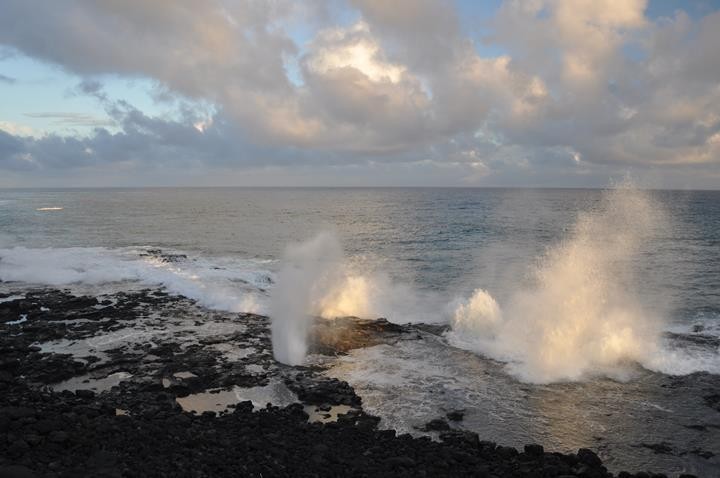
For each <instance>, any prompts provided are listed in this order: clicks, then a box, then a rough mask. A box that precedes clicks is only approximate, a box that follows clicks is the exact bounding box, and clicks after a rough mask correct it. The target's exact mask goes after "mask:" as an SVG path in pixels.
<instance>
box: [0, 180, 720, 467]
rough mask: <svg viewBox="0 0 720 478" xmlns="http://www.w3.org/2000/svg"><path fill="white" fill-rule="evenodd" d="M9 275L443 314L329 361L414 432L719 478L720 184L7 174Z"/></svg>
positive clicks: (395, 424) (367, 399)
mask: <svg viewBox="0 0 720 478" xmlns="http://www.w3.org/2000/svg"><path fill="white" fill-rule="evenodd" d="M157 249H161V250H162V252H163V253H164V254H170V255H174V257H175V259H176V260H172V261H164V260H158V256H157V255H156V254H149V253H148V251H154V250H157ZM0 280H2V281H3V283H1V284H0V292H2V291H3V287H4V288H12V290H17V289H18V288H19V287H20V288H30V287H36V286H53V287H60V288H69V289H71V290H76V291H78V293H91V294H92V293H98V294H99V293H102V292H104V291H108V290H122V289H123V288H125V287H131V286H132V287H137V286H138V285H140V286H148V287H150V286H161V287H164V288H165V289H167V291H168V292H170V293H173V294H179V295H184V296H186V297H188V298H191V299H194V300H196V301H197V302H198V303H199V304H201V305H203V306H205V307H207V308H211V309H220V310H228V311H234V312H246V311H248V312H256V313H260V314H270V315H271V317H272V316H273V315H278V316H282V317H281V320H279V321H278V322H277V323H274V324H273V327H274V328H277V327H285V326H287V330H289V331H292V330H295V329H293V321H294V320H295V318H296V317H295V316H297V320H303V319H302V316H304V315H307V314H311V315H317V316H322V317H326V318H328V319H332V318H333V317H336V316H345V315H351V316H358V317H363V318H378V317H385V318H387V319H388V320H390V321H392V322H397V323H408V322H413V323H418V322H421V323H429V324H439V325H444V326H447V327H446V329H444V330H445V331H444V332H443V333H441V334H439V335H432V336H429V337H431V338H427V337H426V338H423V339H418V340H415V341H402V342H398V343H397V344H396V345H379V346H375V347H369V348H361V349H356V350H354V351H352V352H351V353H349V354H348V355H346V356H342V357H340V358H337V359H331V360H332V363H331V364H330V365H331V367H330V369H329V371H328V372H327V373H328V374H329V375H332V376H336V377H338V378H341V379H343V380H347V381H348V382H349V383H350V384H351V385H352V386H353V387H354V388H355V390H356V392H357V393H358V394H359V395H360V396H361V397H362V398H363V406H364V408H365V410H366V411H368V412H369V413H372V414H375V415H377V416H380V417H381V418H382V422H381V426H387V427H392V428H395V429H397V430H398V431H401V432H409V433H415V434H419V433H422V432H420V431H419V430H417V427H418V426H420V425H422V424H423V423H425V422H427V421H428V420H430V419H433V418H437V417H439V416H444V414H445V413H447V412H448V411H452V410H464V412H465V418H464V420H463V421H462V422H461V424H460V426H461V427H464V428H466V429H469V430H473V431H476V432H478V433H479V435H480V437H481V439H487V440H493V441H497V442H498V443H501V444H504V445H512V446H521V445H523V444H525V443H530V442H537V443H541V444H543V445H544V446H545V448H546V449H547V450H557V451H576V450H577V448H579V447H588V448H591V449H593V450H596V451H597V452H598V454H599V455H600V456H601V457H602V458H603V461H604V462H605V463H606V464H607V466H608V467H609V468H611V470H618V469H629V470H640V469H652V470H657V471H664V472H673V473H675V472H680V471H689V472H694V473H697V474H700V475H701V476H720V191H642V190H637V189H633V188H631V187H628V186H620V187H619V189H617V190H610V191H601V190H580V189H469V188H468V189H461V188H457V189H455V188H453V189H444V188H417V189H414V188H412V189H399V188H398V189H396V188H387V189H385V188H367V189H364V188H348V189H291V188H288V189H282V188H268V189H263V188H257V189H252V188H238V189H235V188H213V189H200V188H197V189H196V188H177V189H175V188H158V189H58V190H50V189H47V190H41V189H33V190H19V189H18V190H0ZM8 290H9V289H8ZM290 306H292V307H290ZM293 307H294V308H293ZM296 309H297V310H296ZM289 335H292V334H291V333H289ZM292 339H293V337H290V339H289V343H288V344H284V345H283V346H285V347H291V346H293V340H292ZM299 341H300V342H302V338H299ZM300 347H301V349H300V350H301V351H302V343H301V344H300ZM278 353H279V354H280V355H281V356H290V357H292V356H293V354H296V353H297V350H295V349H293V350H290V349H288V350H284V349H283V350H276V356H278ZM300 357H301V358H302V357H303V355H302V354H301V355H300ZM303 360H306V361H308V362H310V363H312V362H313V361H314V360H320V359H319V358H317V357H313V356H309V357H305V358H304V359H303ZM325 360H328V359H325Z"/></svg>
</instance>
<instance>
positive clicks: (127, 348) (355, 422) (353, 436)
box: [0, 258, 702, 478]
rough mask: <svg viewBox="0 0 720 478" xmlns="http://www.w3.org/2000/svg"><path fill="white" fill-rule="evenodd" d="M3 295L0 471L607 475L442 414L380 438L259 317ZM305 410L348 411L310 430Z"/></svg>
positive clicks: (163, 302)
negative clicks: (416, 429) (291, 361)
mask: <svg viewBox="0 0 720 478" xmlns="http://www.w3.org/2000/svg"><path fill="white" fill-rule="evenodd" d="M161 259H162V260H179V259H182V258H161ZM16 295H18V296H21V297H19V298H13V297H15V296H16ZM0 299H4V300H5V301H4V302H0V477H6V476H8V477H23V476H27V477H48V478H50V477H78V476H92V477H141V476H160V477H162V476H173V477H186V476H187V477H215V476H217V477H223V476H228V477H229V476H232V477H237V476H264V477H269V476H487V477H493V476H494V477H504V476H518V477H520V476H534V477H551V476H578V477H588V478H593V477H606V476H611V475H610V474H609V473H608V472H607V470H606V469H605V468H604V467H603V465H602V463H601V461H600V459H599V458H598V457H597V455H595V453H594V452H592V451H591V450H586V449H581V450H579V451H578V453H577V454H559V453H549V452H546V451H545V450H544V449H543V447H542V446H540V445H535V444H531V445H528V446H526V447H525V448H524V450H523V451H518V450H517V449H515V448H510V447H503V446H498V445H497V444H495V443H492V442H488V441H482V440H480V437H479V436H478V435H477V434H476V433H472V432H468V431H464V430H460V429H455V428H454V426H451V425H450V424H448V422H447V421H446V420H445V419H442V418H439V419H437V420H433V421H432V422H430V423H428V424H427V425H426V428H427V429H428V430H432V431H434V432H438V435H439V436H438V440H433V439H431V438H429V437H427V436H425V437H412V436H410V435H400V436H398V435H396V433H395V432H394V431H393V430H379V429H378V428H377V424H378V421H379V419H378V418H376V417H373V416H370V415H368V414H366V413H365V412H363V410H362V399H361V397H359V396H358V395H357V394H355V391H354V390H353V388H352V386H351V385H350V384H348V383H346V382H343V381H340V380H337V379H332V378H328V377H325V376H324V375H323V374H322V372H323V368H322V366H311V367H288V366H284V365H282V364H278V363H277V362H275V361H274V360H273V357H272V352H271V344H270V338H269V323H268V319H267V318H265V317H262V316H258V315H252V314H231V313H219V312H212V311H208V310H206V309H202V308H200V307H198V306H197V305H196V304H194V303H193V302H192V301H190V300H188V299H186V298H183V297H176V296H170V295H168V294H166V293H164V292H163V291H160V290H149V289H145V290H138V291H128V292H120V293H112V294H109V295H107V296H102V297H98V298H95V297H86V296H75V295H73V294H71V293H70V292H68V291H62V290H48V289H37V290H29V291H28V290H22V291H11V292H10V293H7V294H5V295H4V296H3V297H0ZM8 299H11V300H8ZM337 327H338V328H337V329H334V330H333V329H332V328H331V326H330V325H329V324H328V323H323V322H320V323H318V324H317V325H316V328H315V331H316V332H317V333H315V334H314V337H315V341H314V342H313V344H312V347H313V351H314V352H315V353H323V354H328V355H336V354H343V353H346V352H347V351H348V350H350V349H352V348H355V347H365V346H369V345H374V344H379V343H392V341H393V340H395V339H396V338H397V337H398V336H400V335H402V334H417V333H419V332H420V331H421V329H419V328H416V329H413V328H411V327H402V326H397V325H394V324H390V323H389V322H384V321H359V320H354V319H343V320H341V321H338V322H337ZM258 391H260V392H262V393H270V395H267V397H268V400H269V401H270V402H271V403H272V401H273V400H275V399H276V398H277V403H279V401H288V400H291V401H294V402H297V403H292V404H290V405H287V406H284V407H278V406H273V405H269V404H266V403H262V401H263V399H264V398H265V397H266V395H263V394H262V393H260V394H259V395H258V393H259V392H258ZM280 392H281V393H282V395H272V394H273V393H280ZM228 394H230V398H233V397H235V400H234V402H233V403H229V404H227V406H226V407H225V406H223V407H221V409H220V410H215V409H210V408H208V409H207V410H203V409H200V410H198V411H197V413H191V412H189V411H185V410H184V409H183V407H182V406H181V404H180V402H179V401H178V399H179V398H180V399H182V398H184V397H185V398H193V397H202V398H203V399H204V400H211V401H213V402H217V401H219V400H220V398H222V399H226V398H227V395H228ZM288 394H290V395H289V396H288ZM245 396H247V397H250V398H249V399H248V400H244V399H243V397H245ZM207 397H210V398H207ZM201 403H202V402H201ZM215 405H216V404H215ZM308 406H312V407H311V408H313V409H315V410H320V411H329V410H331V409H332V408H333V407H338V406H340V407H344V408H343V410H346V413H343V414H337V416H336V420H334V421H328V422H315V421H309V420H308V418H309V417H308V414H307V413H306V408H305V407H308ZM451 413H452V414H448V417H447V418H448V419H449V420H451V421H458V420H460V419H462V413H461V412H460V411H455V412H451ZM327 416H330V414H328V415H327ZM698 452H699V453H701V452H702V450H698ZM621 475H622V476H632V475H629V474H621ZM635 476H662V475H649V474H644V475H643V474H638V475H635Z"/></svg>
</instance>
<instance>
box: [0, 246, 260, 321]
mask: <svg viewBox="0 0 720 478" xmlns="http://www.w3.org/2000/svg"><path fill="white" fill-rule="evenodd" d="M0 280H3V281H20V282H26V283H30V284H43V285H51V286H67V285H73V284H82V285H103V284H108V283H116V282H127V281H131V282H139V283H141V284H144V285H147V286H158V285H159V286H163V287H165V288H166V289H167V290H168V291H169V292H171V293H175V294H179V295H183V296H185V297H188V298H191V299H195V300H197V301H198V302H199V303H201V304H202V305H204V306H206V307H209V308H212V309H219V310H227V311H232V312H261V311H262V310H263V306H264V304H263V301H264V295H265V294H264V290H265V288H266V287H267V286H268V285H270V284H271V283H272V274H271V273H270V272H269V271H267V270H264V269H263V268H262V267H261V265H260V264H257V263H255V262H253V261H247V260H241V259H234V258H227V257H226V258H213V259H206V258H201V257H196V258H192V259H188V260H182V261H176V262H169V261H166V260H164V259H163V258H162V256H154V255H151V254H147V252H146V251H145V250H142V249H108V248H103V247H69V248H26V247H13V248H4V249H0Z"/></svg>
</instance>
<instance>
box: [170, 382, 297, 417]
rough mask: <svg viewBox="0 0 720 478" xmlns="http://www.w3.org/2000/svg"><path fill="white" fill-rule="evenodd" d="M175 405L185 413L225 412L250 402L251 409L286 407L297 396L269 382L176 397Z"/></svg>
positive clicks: (295, 400)
mask: <svg viewBox="0 0 720 478" xmlns="http://www.w3.org/2000/svg"><path fill="white" fill-rule="evenodd" d="M176 401H177V403H178V404H179V405H180V406H181V407H182V409H183V410H184V411H186V412H195V413H203V412H215V413H221V412H226V411H227V410H228V409H230V406H231V405H236V404H238V403H240V402H246V401H251V402H252V404H253V407H255V408H263V407H265V406H266V405H267V404H268V403H271V404H272V405H274V406H277V407H286V406H288V405H290V404H292V403H295V402H297V396H296V395H295V394H294V393H293V392H292V391H291V390H290V389H289V388H287V387H286V386H285V384H283V383H282V382H271V383H270V384H268V385H265V386H262V387H233V388H231V389H229V390H222V389H215V390H208V391H206V392H202V393H194V394H192V395H188V396H186V397H177V398H176Z"/></svg>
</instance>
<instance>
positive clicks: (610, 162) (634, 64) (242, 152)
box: [0, 0, 720, 184]
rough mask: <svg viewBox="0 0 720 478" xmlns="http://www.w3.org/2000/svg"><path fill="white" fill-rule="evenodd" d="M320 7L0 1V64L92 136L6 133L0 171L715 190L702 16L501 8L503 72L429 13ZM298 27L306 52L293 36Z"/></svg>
mask: <svg viewBox="0 0 720 478" xmlns="http://www.w3.org/2000/svg"><path fill="white" fill-rule="evenodd" d="M336 7H337V2H307V3H299V2H292V1H289V0H274V1H271V2H256V1H253V0H242V1H234V2H226V1H223V0H206V1H204V2H200V3H198V2H195V1H192V0H181V1H170V0H167V1H164V0H163V1H156V2H141V1H115V0H113V1H107V2H94V1H89V0H64V1H62V2H54V3H53V4H52V5H47V4H46V3H43V4H42V5H40V4H39V3H38V2H36V1H34V0H8V1H6V2H5V3H4V6H3V10H4V14H3V15H2V16H1V17H0V44H2V45H5V46H7V47H10V48H13V49H15V50H16V51H17V52H20V53H21V54H25V55H28V56H31V57H34V58H37V59H41V60H43V61H47V62H50V63H52V64H56V65H60V66H61V67H62V68H64V69H65V70H66V71H67V72H69V73H71V74H75V75H77V76H79V77H80V78H81V82H80V85H79V87H78V88H77V91H78V92H79V93H81V94H86V95H91V96H94V97H95V98H96V99H97V100H98V101H100V102H101V103H102V104H103V105H104V106H105V108H106V109H107V111H108V115H109V117H110V118H111V120H106V119H102V118H94V117H92V118H91V117H89V116H87V115H83V114H65V113H62V114H61V113H52V114H51V115H50V116H52V115H55V116H52V117H53V118H56V119H57V120H58V121H61V122H65V123H68V122H69V123H73V124H80V123H82V124H83V125H91V126H94V127H96V129H95V133H94V134H93V135H91V136H90V137H86V138H75V137H59V136H55V135H49V136H45V137H41V138H29V137H26V136H25V137H24V136H22V135H21V134H20V131H19V130H17V128H15V129H13V127H10V126H7V125H6V126H5V127H4V128H2V129H3V130H4V133H2V134H4V135H5V136H6V137H5V138H4V139H2V137H0V168H4V169H8V170H10V169H13V170H24V171H32V170H36V171H48V170H52V169H57V168H87V167H103V165H107V164H115V163H117V164H125V165H128V167H130V166H132V165H147V164H155V165H157V164H164V165H165V164H166V165H167V166H168V167H172V165H177V164H179V163H187V164H195V165H198V167H200V166H202V165H206V166H207V167H214V168H236V169H240V170H241V169H243V168H254V167H263V166H264V167H283V168H293V167H296V168H300V167H303V166H309V167H313V168H317V167H321V166H322V165H325V166H327V167H329V168H335V167H362V168H366V170H370V169H371V168H374V167H376V165H377V164H390V165H400V164H402V165H405V166H403V167H406V168H407V171H413V170H416V171H420V170H421V169H422V170H424V171H431V170H432V171H435V172H436V173H438V172H441V171H443V172H444V171H447V170H451V171H454V173H453V174H454V175H451V176H443V175H442V174H441V176H442V177H448V180H452V181H454V182H455V183H457V184H513V182H515V183H516V184H525V183H529V184H546V183H552V178H555V179H556V182H557V183H558V184H566V183H567V182H570V183H573V182H574V183H576V184H584V183H586V182H588V181H589V182H590V183H593V184H595V183H598V182H604V181H605V180H606V179H607V177H608V176H610V175H613V174H618V173H619V172H621V171H625V170H627V169H633V168H638V169H641V170H642V169H644V170H646V171H650V170H653V171H655V172H657V171H659V173H657V174H660V175H663V174H664V175H666V176H668V177H682V178H683V181H687V180H688V179H687V178H691V177H692V176H693V175H702V176H703V177H708V175H709V176H710V177H717V174H718V169H719V168H720V164H719V163H720V87H719V86H718V80H717V78H720V57H718V55H717V54H716V47H717V45H718V44H720V12H714V13H709V14H707V15H706V16H704V17H701V18H691V17H690V16H688V15H687V14H686V13H684V12H682V11H681V10H678V11H677V12H676V13H675V14H674V16H672V17H669V18H649V17H648V16H647V2H646V1H645V0H601V1H598V0H533V1H521V0H507V1H505V2H503V4H502V6H501V7H500V8H499V10H498V11H497V12H496V14H495V16H494V17H493V18H492V19H491V21H490V22H489V27H487V31H484V32H483V37H484V38H486V39H487V41H488V42H490V43H492V44H493V45H494V46H495V47H497V48H498V49H499V51H501V52H502V53H501V54H498V55H494V56H483V55H481V54H480V53H478V51H482V50H478V48H477V45H476V44H475V43H474V41H473V40H471V38H470V37H469V36H468V32H467V31H464V30H463V28H462V27H461V25H460V21H459V18H458V11H456V10H455V8H454V6H453V5H452V4H449V3H448V2H441V1H434V0H402V1H398V2H384V1H378V0H350V1H349V2H348V3H347V4H342V5H341V7H340V8H341V9H343V10H344V11H353V12H354V14H355V18H354V19H353V20H352V21H350V22H348V21H346V20H342V21H341V20H339V19H338V18H339V17H338V16H334V15H333V13H332V12H333V9H335V8H336ZM341 17H342V16H341ZM18 18H23V22H18V21H17V19H18ZM299 24H300V25H302V26H303V28H305V29H311V30H312V31H311V34H309V35H308V37H309V40H299V39H298V38H297V35H293V34H292V33H293V31H294V30H296V29H297V26H298V25H299ZM289 62H290V63H294V64H296V65H298V71H297V75H298V77H297V78H291V76H292V75H290V74H289V73H288V64H289ZM106 75H116V76H121V77H127V78H150V79H152V80H154V81H155V82H157V84H158V85H159V86H158V87H159V89H160V92H161V95H160V96H164V97H167V98H171V99H178V104H179V105H180V106H179V107H178V111H177V112H176V113H175V114H174V115H172V117H164V118H154V117H150V116H148V115H146V114H145V113H143V112H141V111H139V110H137V109H135V108H133V107H132V106H131V105H128V104H126V103H124V102H122V101H117V100H113V99H111V98H109V97H108V95H107V94H106V93H105V92H104V90H103V83H102V81H103V78H104V77H105V76H106ZM197 105H206V106H205V107H203V108H198V107H197ZM47 115H48V114H46V117H47ZM107 121H109V122H111V123H112V124H113V125H115V126H116V128H117V129H113V130H112V132H110V131H109V130H108V129H107V128H106V126H108V125H109V123H106V122H107ZM393 168H395V166H392V167H390V169H392V170H394V171H398V170H397V169H393ZM390 169H389V170H390ZM357 174H358V177H362V174H360V173H357ZM418 174H419V173H418ZM423 174H424V173H423ZM438 174H440V173H438ZM443 174H444V173H443ZM419 177H420V176H418V178H419ZM588 178H592V179H588ZM603 178H604V179H603ZM419 182H422V181H419Z"/></svg>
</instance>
